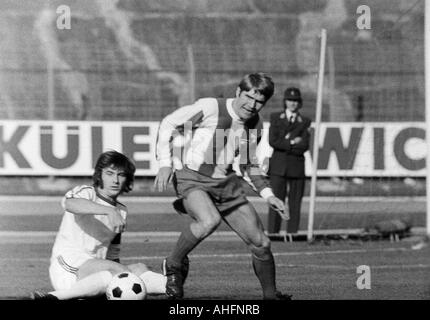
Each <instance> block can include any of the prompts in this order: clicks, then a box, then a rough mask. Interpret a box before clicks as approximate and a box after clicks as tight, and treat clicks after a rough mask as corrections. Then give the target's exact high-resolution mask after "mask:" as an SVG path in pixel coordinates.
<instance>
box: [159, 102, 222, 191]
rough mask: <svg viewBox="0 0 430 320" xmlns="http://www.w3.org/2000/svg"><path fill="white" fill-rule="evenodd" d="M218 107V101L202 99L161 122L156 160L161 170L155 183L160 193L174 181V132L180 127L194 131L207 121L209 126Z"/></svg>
mask: <svg viewBox="0 0 430 320" xmlns="http://www.w3.org/2000/svg"><path fill="white" fill-rule="evenodd" d="M217 106H218V104H217V102H216V99H200V100H197V101H196V102H195V103H194V104H192V105H188V106H184V107H181V108H179V109H177V110H175V111H174V112H172V113H171V114H169V115H167V116H166V117H164V119H163V120H162V121H161V123H160V127H159V128H158V134H157V144H156V159H157V161H158V166H159V168H160V169H159V172H158V174H157V176H156V177H155V181H154V187H156V188H157V189H158V191H160V192H161V191H164V190H165V189H166V188H167V185H168V184H169V182H170V181H171V179H172V151H171V147H170V142H171V139H172V137H173V134H174V131H175V130H177V128H179V127H183V128H184V129H187V128H189V129H192V128H193V127H194V126H196V125H197V124H199V123H200V124H201V123H203V122H204V121H207V122H208V124H209V122H210V120H207V119H215V117H211V115H213V114H216V113H217V112H218V110H217ZM185 134H186V133H185Z"/></svg>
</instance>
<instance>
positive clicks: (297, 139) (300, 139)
mask: <svg viewBox="0 0 430 320" xmlns="http://www.w3.org/2000/svg"><path fill="white" fill-rule="evenodd" d="M302 140H303V139H302V137H295V138H294V139H293V141H294V144H298V143H300V142H302Z"/></svg>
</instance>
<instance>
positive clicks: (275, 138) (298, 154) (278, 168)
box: [268, 112, 311, 178]
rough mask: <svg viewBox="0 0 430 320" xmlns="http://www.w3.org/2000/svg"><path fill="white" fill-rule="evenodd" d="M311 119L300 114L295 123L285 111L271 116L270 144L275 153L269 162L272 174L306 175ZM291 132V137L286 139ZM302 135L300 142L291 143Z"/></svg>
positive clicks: (287, 175)
mask: <svg viewBox="0 0 430 320" xmlns="http://www.w3.org/2000/svg"><path fill="white" fill-rule="evenodd" d="M310 125H311V120H310V119H308V118H306V117H304V116H302V115H301V114H298V116H297V117H296V120H295V121H294V122H293V123H290V122H288V119H287V117H286V115H285V112H275V113H272V114H271V116H270V128H269V144H270V146H271V147H272V148H273V154H272V157H271V158H270V162H269V172H268V174H270V175H279V176H286V177H297V178H299V177H304V176H305V158H304V156H303V154H304V153H305V152H306V150H308V149H309V138H310V133H309V127H310ZM287 134H289V135H290V137H289V138H288V139H285V136H286V135H287ZM299 136H300V137H302V141H301V142H300V143H298V144H293V145H292V144H290V141H291V140H293V139H294V138H295V137H299Z"/></svg>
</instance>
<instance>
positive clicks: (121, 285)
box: [106, 272, 146, 300]
mask: <svg viewBox="0 0 430 320" xmlns="http://www.w3.org/2000/svg"><path fill="white" fill-rule="evenodd" d="M106 297H107V299H108V300H143V299H145V298H146V287H145V284H144V283H143V281H142V279H140V278H139V277H138V276H136V275H135V274H133V273H131V272H122V273H119V274H117V275H115V276H114V277H113V278H112V281H111V282H110V283H109V285H108V287H107V289H106Z"/></svg>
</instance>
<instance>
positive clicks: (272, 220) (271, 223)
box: [267, 175, 287, 233]
mask: <svg viewBox="0 0 430 320" xmlns="http://www.w3.org/2000/svg"><path fill="white" fill-rule="evenodd" d="M270 185H271V186H272V189H273V193H274V194H275V197H277V198H278V199H281V200H282V201H284V199H285V196H286V192H287V180H286V179H285V177H282V176H276V175H271V176H270ZM267 219H268V221H267V222H268V223H267V231H268V232H269V233H278V232H279V229H280V228H281V217H280V216H279V214H278V213H277V212H276V211H275V210H274V209H272V208H271V207H269V214H268V218H267Z"/></svg>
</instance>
